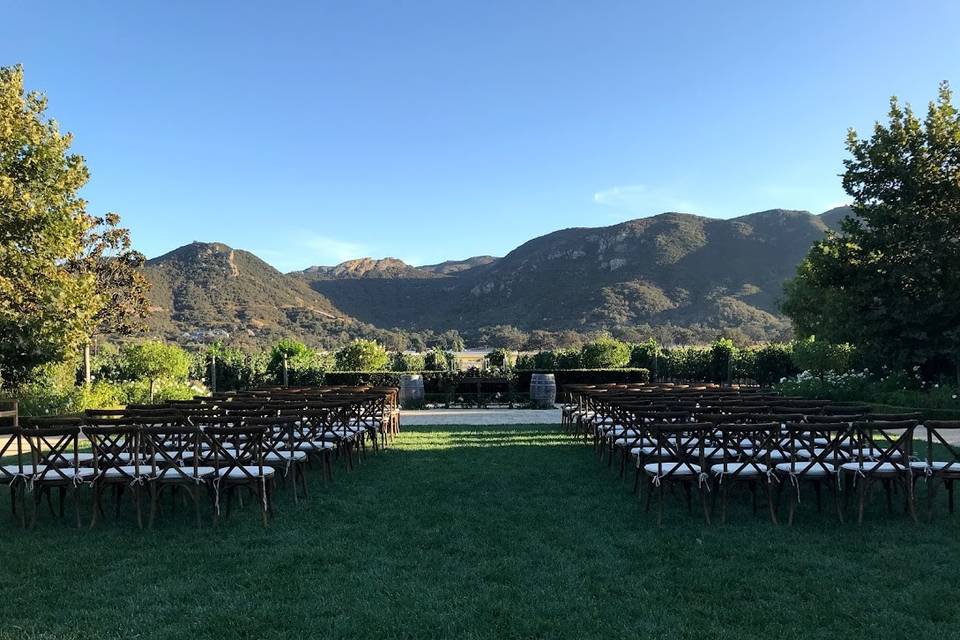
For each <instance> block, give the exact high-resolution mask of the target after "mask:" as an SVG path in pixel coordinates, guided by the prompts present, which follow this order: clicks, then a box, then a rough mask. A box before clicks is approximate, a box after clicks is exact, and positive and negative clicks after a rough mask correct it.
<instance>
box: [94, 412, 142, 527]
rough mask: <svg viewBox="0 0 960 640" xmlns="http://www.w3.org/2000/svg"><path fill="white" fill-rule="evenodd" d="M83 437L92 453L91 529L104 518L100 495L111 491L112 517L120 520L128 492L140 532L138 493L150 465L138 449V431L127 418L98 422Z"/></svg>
mask: <svg viewBox="0 0 960 640" xmlns="http://www.w3.org/2000/svg"><path fill="white" fill-rule="evenodd" d="M83 434H84V435H85V436H86V438H87V440H89V441H90V451H91V453H93V468H94V470H95V471H96V476H95V477H94V480H93V516H92V517H91V519H90V527H91V528H93V527H95V526H97V519H98V517H99V516H100V515H103V502H102V499H103V492H104V490H106V489H107V488H112V489H113V503H114V517H115V518H119V517H120V502H121V498H122V497H123V494H124V492H125V491H127V490H128V489H129V490H130V497H131V500H132V501H133V504H134V508H135V509H136V513H137V526H138V527H140V528H141V529H142V528H143V513H142V509H141V500H140V498H141V493H142V491H143V489H144V485H145V484H146V483H147V482H148V480H149V478H150V474H151V472H152V470H153V469H152V464H151V463H149V462H148V461H147V460H145V457H144V455H143V450H142V449H141V445H140V428H139V426H137V425H136V424H135V423H132V422H130V421H129V420H128V419H126V418H120V419H118V420H99V421H97V426H87V427H84V429H83Z"/></svg>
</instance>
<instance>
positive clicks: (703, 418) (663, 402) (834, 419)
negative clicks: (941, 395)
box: [563, 385, 960, 523]
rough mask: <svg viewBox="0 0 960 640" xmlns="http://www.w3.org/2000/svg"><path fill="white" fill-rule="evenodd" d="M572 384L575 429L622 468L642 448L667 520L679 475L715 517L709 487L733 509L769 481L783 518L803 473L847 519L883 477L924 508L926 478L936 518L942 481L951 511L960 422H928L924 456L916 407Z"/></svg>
mask: <svg viewBox="0 0 960 640" xmlns="http://www.w3.org/2000/svg"><path fill="white" fill-rule="evenodd" d="M566 391H567V393H568V394H569V402H568V404H567V405H565V406H564V412H563V413H564V416H565V418H564V422H565V426H566V428H567V429H568V431H572V432H573V433H574V434H575V435H577V436H584V434H593V439H594V446H595V447H596V449H597V451H598V455H599V457H600V458H601V459H602V458H603V456H604V455H606V456H608V462H607V464H608V466H609V465H611V464H612V462H613V460H614V459H615V457H619V458H620V460H621V466H620V474H621V477H622V476H623V475H624V469H625V466H626V461H627V460H628V459H633V460H634V461H635V465H636V474H635V478H634V490H635V491H639V490H640V489H641V488H642V487H644V486H645V487H647V491H646V497H647V499H646V503H647V508H649V505H650V499H651V495H652V494H653V493H657V494H658V496H659V500H658V521H660V519H661V518H662V495H663V487H664V486H665V485H670V484H671V483H678V484H680V485H681V486H682V487H683V490H684V493H685V495H686V496H687V498H688V504H689V503H690V496H691V490H692V488H693V487H696V488H697V489H698V490H699V492H700V496H701V501H702V503H703V508H704V517H705V518H706V519H707V521H709V519H710V512H711V511H712V509H710V508H708V506H707V496H708V495H709V494H711V493H712V496H713V497H712V498H711V500H710V502H711V504H712V503H713V502H714V501H715V500H716V499H717V495H718V494H719V499H720V500H721V509H722V516H721V518H722V519H724V520H725V517H726V501H727V494H728V489H729V487H730V486H731V485H734V484H738V483H743V484H746V485H747V486H748V487H749V488H750V491H751V494H752V495H753V496H754V507H755V508H756V493H757V489H758V488H762V489H764V490H765V493H766V496H767V503H768V507H769V512H770V517H771V520H773V521H774V522H776V521H777V514H776V512H777V508H776V502H775V501H774V499H773V493H776V494H777V495H778V496H779V494H780V493H781V491H782V489H783V488H784V487H785V486H787V485H791V486H792V487H793V488H794V489H795V493H796V496H797V500H796V501H791V502H790V512H789V516H788V521H789V522H791V523H792V521H793V517H794V511H795V507H796V503H797V502H799V498H800V486H801V484H811V485H812V486H813V487H814V488H815V490H816V495H817V504H818V507H819V505H820V494H821V489H822V488H824V487H826V488H828V489H830V490H831V491H832V492H833V493H834V497H835V501H836V504H837V513H838V517H840V519H841V520H842V519H843V509H842V507H843V506H845V505H846V503H847V502H848V501H849V497H850V495H851V494H852V493H853V492H854V491H855V492H856V493H857V495H858V498H859V506H858V515H857V520H858V521H862V519H863V512H864V504H865V501H866V498H867V496H868V495H869V490H870V488H871V486H872V485H873V484H874V483H876V482H879V483H880V484H882V485H883V487H884V489H885V491H886V494H887V503H888V508H890V509H892V502H891V500H892V493H893V491H894V490H895V489H897V488H898V487H899V488H900V489H902V492H903V496H904V508H905V510H906V511H907V512H908V513H910V515H911V516H912V517H913V518H914V519H916V513H915V506H914V499H913V497H914V485H915V484H916V483H917V482H918V481H919V480H921V479H922V480H923V481H925V482H926V486H927V492H928V509H929V510H930V511H929V513H930V516H931V517H932V514H933V499H934V494H935V491H936V488H937V486H946V488H947V491H948V495H949V508H950V511H951V513H952V512H953V482H954V480H956V479H960V450H958V449H957V447H956V445H953V444H951V442H955V441H956V440H957V436H958V435H960V423H952V422H934V421H925V422H922V424H923V426H924V427H925V437H926V447H925V451H924V452H923V454H924V455H918V454H917V453H916V452H915V451H914V437H915V432H916V429H917V427H918V426H919V425H920V424H921V419H922V416H919V415H914V414H890V415H883V414H872V413H869V407H867V406H863V405H856V406H854V405H843V406H839V405H835V404H832V403H830V402H829V401H825V400H817V401H811V400H807V399H799V398H783V397H781V396H771V395H769V394H763V393H761V392H759V391H756V390H750V391H747V392H742V391H740V390H734V391H730V390H725V389H724V390H721V389H693V390H691V389H689V388H687V389H665V388H663V387H662V386H657V387H653V388H651V387H647V386H643V385H634V386H629V387H627V386H624V385H600V386H594V385H577V386H571V387H568V388H567V389H566ZM854 411H856V412H858V413H854ZM585 437H589V436H588V435H587V436H585ZM644 478H645V479H646V480H647V482H643V479H644ZM844 488H846V489H847V491H846V493H844V494H843V500H842V501H841V492H842V490H843V489H844ZM774 489H776V491H774Z"/></svg>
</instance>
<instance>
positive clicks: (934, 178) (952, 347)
mask: <svg viewBox="0 0 960 640" xmlns="http://www.w3.org/2000/svg"><path fill="white" fill-rule="evenodd" d="M847 150H848V151H849V152H850V155H851V157H850V158H848V159H847V160H845V161H844V164H845V168H846V170H845V172H844V175H843V187H844V190H845V191H846V192H847V193H848V194H849V195H850V196H851V197H852V198H853V214H854V215H852V216H848V217H847V218H846V219H845V220H843V222H842V224H841V229H840V232H839V233H836V234H829V235H828V237H827V238H826V239H824V240H822V241H820V242H818V243H817V244H816V245H814V247H813V248H812V249H811V250H810V253H809V254H808V256H807V257H806V259H805V260H804V261H803V262H802V263H801V264H800V266H799V267H798V269H797V275H796V277H795V278H794V279H793V280H792V281H790V282H789V283H787V285H786V288H785V298H784V301H783V303H782V305H781V306H782V309H783V311H784V313H786V314H787V315H788V316H789V317H790V318H791V320H792V321H793V325H794V329H795V331H796V333H797V334H798V335H799V336H801V337H808V336H813V335H816V336H817V339H818V341H819V340H824V341H826V342H829V343H845V342H850V343H853V344H854V345H855V346H857V347H858V348H859V349H858V350H859V352H860V353H861V354H862V356H863V357H865V358H867V360H868V361H869V362H870V363H871V364H881V363H883V364H888V365H890V366H893V367H898V368H906V367H908V366H910V365H913V364H927V365H930V364H931V363H940V364H941V366H942V365H945V364H948V363H949V362H950V361H951V360H952V361H953V363H954V365H955V366H956V367H957V368H958V371H960V116H958V112H957V109H956V108H955V107H954V106H953V104H952V96H951V92H950V88H949V86H948V85H947V84H946V83H944V84H942V85H941V87H940V92H939V96H938V99H937V100H936V101H935V102H931V103H930V105H929V108H928V110H927V115H926V118H925V119H924V120H923V121H921V120H920V119H919V118H918V117H917V116H916V115H915V114H914V113H913V111H912V110H911V108H910V107H909V105H908V106H906V107H901V106H900V104H899V102H898V101H897V99H896V98H892V99H891V101H890V112H889V122H888V123H887V124H886V125H884V124H881V123H877V124H876V125H875V127H874V130H873V135H872V136H871V137H870V139H868V140H866V139H861V138H860V137H858V135H857V133H856V132H855V131H853V130H851V131H850V133H849V135H848V138H847ZM927 370H928V371H929V370H930V368H929V366H928V368H927Z"/></svg>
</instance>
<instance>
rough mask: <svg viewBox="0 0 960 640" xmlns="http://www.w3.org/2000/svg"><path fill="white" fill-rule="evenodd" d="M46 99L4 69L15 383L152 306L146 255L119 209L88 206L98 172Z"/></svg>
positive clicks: (2, 289)
mask: <svg viewBox="0 0 960 640" xmlns="http://www.w3.org/2000/svg"><path fill="white" fill-rule="evenodd" d="M46 108H47V99H46V98H45V97H44V96H43V95H42V94H40V93H37V92H30V93H25V92H24V87H23V69H22V68H21V67H19V66H16V67H2V68H0V335H2V336H3V340H2V341H0V374H2V377H3V379H4V382H9V383H12V384H19V383H20V382H23V381H24V380H26V379H27V378H28V377H29V375H30V372H31V371H32V370H34V369H35V368H36V367H38V366H40V365H43V364H45V363H52V362H58V361H62V360H64V359H65V358H67V357H68V356H69V355H71V354H76V353H77V350H78V348H79V347H80V346H81V345H84V344H86V343H87V342H88V341H89V337H90V334H91V333H92V332H93V331H95V330H97V328H98V327H109V328H127V327H131V326H132V325H133V319H134V317H135V316H137V315H138V314H141V313H145V311H146V306H145V303H143V304H141V303H140V300H141V299H143V296H142V291H143V287H144V282H145V281H143V280H142V276H139V274H136V275H135V270H136V267H137V266H139V261H140V260H141V259H142V256H139V254H136V253H135V252H133V251H131V250H130V248H129V237H128V236H127V233H126V231H125V230H123V229H119V228H118V227H117V226H116V225H117V223H118V221H119V217H118V216H116V214H108V215H107V216H104V217H102V218H99V217H94V216H92V215H90V214H88V213H87V211H86V204H87V203H86V201H84V200H83V199H82V198H81V197H80V196H79V190H80V189H81V188H82V187H83V185H84V184H86V182H87V180H88V179H89V177H90V174H89V172H88V170H87V168H86V165H85V164H84V160H83V157H82V156H80V155H78V154H73V153H70V145H71V143H72V141H73V137H72V136H71V135H70V134H61V133H60V130H59V127H58V125H57V123H56V121H54V120H52V119H48V118H47V117H46V116H45V112H46ZM128 295H129V297H128ZM118 301H119V302H120V304H119V307H117V306H116V305H115V304H114V303H116V302H118ZM141 317H142V316H141Z"/></svg>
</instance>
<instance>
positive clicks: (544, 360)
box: [533, 351, 557, 369]
mask: <svg viewBox="0 0 960 640" xmlns="http://www.w3.org/2000/svg"><path fill="white" fill-rule="evenodd" d="M533 368H534V369H556V368H557V357H556V355H555V354H554V353H553V351H539V352H537V353H536V354H535V355H534V356H533Z"/></svg>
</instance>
